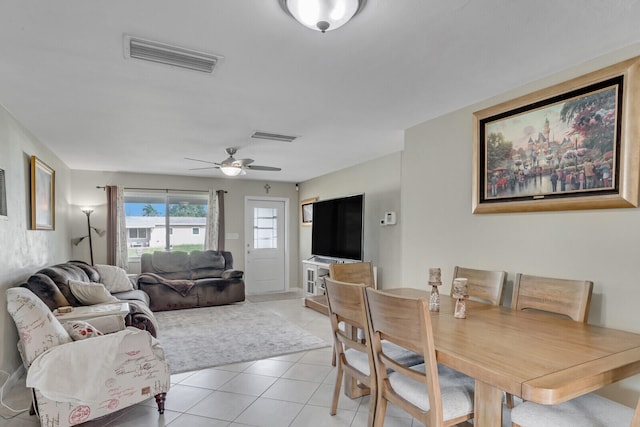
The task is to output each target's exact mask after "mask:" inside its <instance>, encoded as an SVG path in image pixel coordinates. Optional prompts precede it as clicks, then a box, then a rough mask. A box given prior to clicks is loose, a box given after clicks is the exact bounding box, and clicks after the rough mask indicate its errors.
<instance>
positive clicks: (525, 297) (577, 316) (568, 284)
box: [512, 273, 593, 323]
mask: <svg viewBox="0 0 640 427" xmlns="http://www.w3.org/2000/svg"><path fill="white" fill-rule="evenodd" d="M592 291H593V282H590V281H588V280H567V279H554V278H550V277H540V276H529V275H526V274H521V273H518V274H517V276H516V281H515V283H514V285H513V300H512V307H513V308H514V309H515V310H527V309H534V310H540V311H545V312H549V313H555V314H562V315H564V316H567V317H570V318H571V319H573V320H575V321H576V322H584V323H586V322H587V320H588V318H589V306H590V304H591V293H592Z"/></svg>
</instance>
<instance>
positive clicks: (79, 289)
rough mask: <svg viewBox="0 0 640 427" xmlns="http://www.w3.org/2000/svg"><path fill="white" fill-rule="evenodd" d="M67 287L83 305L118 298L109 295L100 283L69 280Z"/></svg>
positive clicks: (113, 300) (107, 301) (115, 300)
mask: <svg viewBox="0 0 640 427" xmlns="http://www.w3.org/2000/svg"><path fill="white" fill-rule="evenodd" d="M69 288H71V293H72V294H73V296H74V297H76V298H78V301H80V302H81V303H82V304H84V305H94V304H104V303H109V302H118V298H116V297H114V296H113V295H111V294H110V293H109V291H107V289H106V288H105V286H104V285H103V284H102V283H94V282H78V281H77V280H69Z"/></svg>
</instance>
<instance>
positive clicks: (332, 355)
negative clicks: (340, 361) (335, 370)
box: [331, 344, 336, 366]
mask: <svg viewBox="0 0 640 427" xmlns="http://www.w3.org/2000/svg"><path fill="white" fill-rule="evenodd" d="M331 366H336V345H335V344H334V345H333V349H332V351H331Z"/></svg>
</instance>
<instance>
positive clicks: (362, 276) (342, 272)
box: [329, 261, 376, 288]
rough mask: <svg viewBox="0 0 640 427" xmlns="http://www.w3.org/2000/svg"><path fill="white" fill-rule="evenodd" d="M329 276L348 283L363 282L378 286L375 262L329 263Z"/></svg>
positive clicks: (367, 284)
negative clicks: (374, 267) (374, 268)
mask: <svg viewBox="0 0 640 427" xmlns="http://www.w3.org/2000/svg"><path fill="white" fill-rule="evenodd" d="M329 277H331V278H332V279H333V280H337V281H339V282H346V283H362V284H364V285H366V286H371V287H373V288H375V287H376V281H375V277H374V275H373V264H372V263H371V262H370V261H364V262H347V263H342V264H329Z"/></svg>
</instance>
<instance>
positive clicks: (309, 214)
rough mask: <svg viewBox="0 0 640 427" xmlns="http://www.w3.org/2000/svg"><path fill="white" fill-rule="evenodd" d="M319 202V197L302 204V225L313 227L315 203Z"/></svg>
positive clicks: (304, 201)
mask: <svg viewBox="0 0 640 427" xmlns="http://www.w3.org/2000/svg"><path fill="white" fill-rule="evenodd" d="M317 200H318V198H317V197H312V198H310V199H304V200H303V201H301V202H300V223H301V224H302V225H311V223H312V222H313V202H315V201H317Z"/></svg>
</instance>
